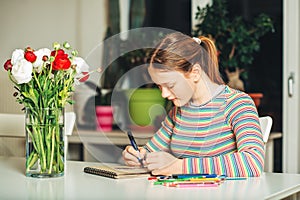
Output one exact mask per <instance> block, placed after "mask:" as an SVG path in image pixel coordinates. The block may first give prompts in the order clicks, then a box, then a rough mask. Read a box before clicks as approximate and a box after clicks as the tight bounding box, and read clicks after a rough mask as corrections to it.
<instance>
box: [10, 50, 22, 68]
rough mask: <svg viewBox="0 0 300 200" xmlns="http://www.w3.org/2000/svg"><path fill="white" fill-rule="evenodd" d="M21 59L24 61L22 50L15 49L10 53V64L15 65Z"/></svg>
mask: <svg viewBox="0 0 300 200" xmlns="http://www.w3.org/2000/svg"><path fill="white" fill-rule="evenodd" d="M22 59H24V50H22V49H16V50H14V52H13V53H12V57H11V64H12V65H15V64H16V63H17V62H18V61H19V60H22Z"/></svg>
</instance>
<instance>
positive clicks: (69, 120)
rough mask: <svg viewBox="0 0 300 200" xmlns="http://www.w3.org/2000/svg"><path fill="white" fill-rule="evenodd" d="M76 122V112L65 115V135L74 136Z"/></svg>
mask: <svg viewBox="0 0 300 200" xmlns="http://www.w3.org/2000/svg"><path fill="white" fill-rule="evenodd" d="M75 121H76V114H75V112H66V113H65V135H72V132H73V129H74V126H75Z"/></svg>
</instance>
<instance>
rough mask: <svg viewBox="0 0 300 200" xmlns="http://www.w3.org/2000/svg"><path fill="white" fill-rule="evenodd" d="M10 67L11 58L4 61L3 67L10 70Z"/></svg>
mask: <svg viewBox="0 0 300 200" xmlns="http://www.w3.org/2000/svg"><path fill="white" fill-rule="evenodd" d="M11 68H12V64H11V59H8V60H7V61H6V62H5V63H4V69H5V70H6V71H8V70H11Z"/></svg>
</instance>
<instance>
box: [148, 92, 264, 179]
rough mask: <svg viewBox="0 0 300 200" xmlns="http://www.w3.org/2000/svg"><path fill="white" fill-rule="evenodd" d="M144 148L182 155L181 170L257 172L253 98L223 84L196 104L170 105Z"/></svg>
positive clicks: (258, 138)
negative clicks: (203, 100) (210, 96)
mask: <svg viewBox="0 0 300 200" xmlns="http://www.w3.org/2000/svg"><path fill="white" fill-rule="evenodd" d="M145 148H146V149H147V150H148V151H152V152H153V151H166V152H170V153H171V154H172V155H174V156H175V157H177V158H182V159H183V173H216V174H224V175H227V176H243V177H244V176H260V174H261V172H262V170H263V166H264V143H263V139H262V133H261V128H260V125H259V118H258V113H257V109H256V107H255V105H254V103H253V100H252V99H251V97H250V96H249V95H247V94H246V93H243V92H240V91H237V90H234V89H231V88H230V87H228V86H225V87H224V89H223V90H222V91H221V92H220V93H219V94H217V95H216V96H215V97H214V98H213V99H212V100H211V101H209V102H208V103H206V104H203V105H201V106H193V105H191V104H188V105H185V106H182V107H174V108H173V109H172V110H171V111H170V112H169V114H168V116H167V117H166V118H165V120H164V121H163V122H162V126H161V128H160V129H159V130H158V131H157V132H156V134H155V135H154V136H153V137H152V139H151V140H150V141H149V142H148V143H147V144H146V145H145Z"/></svg>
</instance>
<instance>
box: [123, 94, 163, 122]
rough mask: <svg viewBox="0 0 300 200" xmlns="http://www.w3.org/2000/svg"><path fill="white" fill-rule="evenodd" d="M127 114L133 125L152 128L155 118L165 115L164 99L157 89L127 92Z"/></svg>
mask: <svg viewBox="0 0 300 200" xmlns="http://www.w3.org/2000/svg"><path fill="white" fill-rule="evenodd" d="M128 99H129V113H130V118H131V121H132V123H133V125H138V126H153V125H154V122H155V119H156V117H159V116H161V115H163V114H165V108H164V106H165V101H166V100H165V99H164V98H162V96H161V91H160V90H159V89H157V88H140V89H137V90H134V91H130V92H129V98H128Z"/></svg>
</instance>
